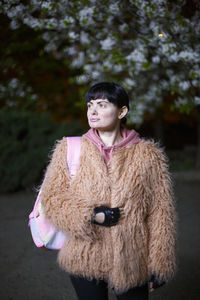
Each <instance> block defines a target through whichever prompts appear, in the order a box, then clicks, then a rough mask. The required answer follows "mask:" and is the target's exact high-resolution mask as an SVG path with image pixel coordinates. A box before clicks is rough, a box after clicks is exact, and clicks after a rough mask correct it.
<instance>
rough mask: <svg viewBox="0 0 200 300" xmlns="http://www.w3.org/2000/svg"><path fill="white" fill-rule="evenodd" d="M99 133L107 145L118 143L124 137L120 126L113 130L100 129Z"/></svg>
mask: <svg viewBox="0 0 200 300" xmlns="http://www.w3.org/2000/svg"><path fill="white" fill-rule="evenodd" d="M98 134H99V136H100V138H101V140H102V142H103V143H104V144H105V145H106V146H107V147H110V146H113V145H116V144H118V143H119V142H121V140H122V139H123V137H122V135H121V131H120V127H119V128H115V129H114V130H112V131H101V130H98Z"/></svg>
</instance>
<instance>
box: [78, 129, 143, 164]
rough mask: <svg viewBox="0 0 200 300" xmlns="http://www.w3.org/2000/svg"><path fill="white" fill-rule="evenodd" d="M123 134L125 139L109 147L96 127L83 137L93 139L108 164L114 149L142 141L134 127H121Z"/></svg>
mask: <svg viewBox="0 0 200 300" xmlns="http://www.w3.org/2000/svg"><path fill="white" fill-rule="evenodd" d="M121 134H122V137H123V140H122V141H120V142H119V143H117V144H115V145H113V146H109V147H108V146H106V145H105V144H104V143H103V141H102V140H101V138H100V136H99V135H98V132H97V130H96V129H93V128H91V129H90V130H89V131H88V132H87V133H85V134H84V135H83V137H85V138H86V139H88V140H89V141H91V142H92V143H93V144H94V145H95V146H96V147H97V148H98V149H99V151H100V153H101V155H102V156H103V158H104V161H105V163H106V164H107V163H108V162H109V160H110V159H111V157H112V152H113V150H114V149H116V148H119V147H124V146H130V145H133V144H137V143H139V142H140V141H141V138H140V137H139V134H138V133H137V132H136V131H135V130H133V129H132V130H128V129H126V128H123V129H121Z"/></svg>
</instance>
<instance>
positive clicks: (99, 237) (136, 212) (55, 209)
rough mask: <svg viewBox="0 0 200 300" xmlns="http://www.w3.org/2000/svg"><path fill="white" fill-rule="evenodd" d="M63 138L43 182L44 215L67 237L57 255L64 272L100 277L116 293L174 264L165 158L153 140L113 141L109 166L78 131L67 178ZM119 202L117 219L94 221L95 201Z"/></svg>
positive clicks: (163, 274)
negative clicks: (72, 170) (76, 158)
mask: <svg viewBox="0 0 200 300" xmlns="http://www.w3.org/2000/svg"><path fill="white" fill-rule="evenodd" d="M66 152H67V145H66V139H65V138H63V139H62V140H61V141H59V142H58V143H57V145H56V147H55V150H54V152H53V155H52V159H51V162H50V164H49V166H48V168H47V171H46V174H45V179H44V181H43V184H42V205H43V209H44V211H45V214H46V216H47V217H48V218H49V219H50V220H51V222H53V224H54V225H55V226H56V227H57V228H58V229H59V230H62V231H64V232H67V233H68V235H67V239H66V242H65V244H64V246H63V247H62V249H61V250H60V251H59V254H58V261H59V264H60V266H61V268H63V269H64V270H66V271H67V272H69V273H71V274H74V275H80V276H84V277H87V278H97V279H104V280H106V281H107V282H108V284H109V286H110V287H111V288H114V289H115V291H116V292H117V293H122V292H125V291H126V290H128V289H129V288H131V287H134V286H138V285H141V284H143V283H145V282H146V281H147V280H149V279H150V277H151V275H152V274H156V275H157V276H158V278H159V279H160V280H163V279H164V280H166V281H167V280H168V279H169V278H170V277H172V275H173V274H174V270H175V209H174V204H173V197H172V189H171V181H170V177H169V173H168V169H167V162H166V157H165V155H164V153H163V151H162V150H161V149H159V147H158V146H157V145H156V144H154V143H153V142H151V141H145V140H141V142H139V143H138V144H135V145H132V146H127V147H122V148H116V149H115V150H114V151H113V154H112V158H111V160H110V161H109V163H108V165H106V164H105V162H104V160H103V158H102V156H101V155H100V152H99V150H98V148H97V147H96V146H95V145H94V144H93V143H92V142H91V141H89V140H87V139H86V138H84V137H82V140H81V157H80V165H79V167H78V169H77V172H76V175H75V176H74V177H73V178H71V177H70V174H69V172H68V169H67V167H66V165H67V162H66V157H67V153H66ZM100 205H105V206H108V207H121V208H122V209H123V211H124V214H123V216H122V217H121V219H120V221H119V223H118V224H117V225H116V226H113V227H102V226H99V225H94V224H92V223H91V218H92V216H93V209H94V208H95V207H96V206H100Z"/></svg>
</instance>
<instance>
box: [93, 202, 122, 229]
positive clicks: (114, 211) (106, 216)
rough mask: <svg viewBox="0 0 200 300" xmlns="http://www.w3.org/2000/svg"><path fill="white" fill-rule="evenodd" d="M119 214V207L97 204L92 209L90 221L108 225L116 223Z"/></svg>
mask: <svg viewBox="0 0 200 300" xmlns="http://www.w3.org/2000/svg"><path fill="white" fill-rule="evenodd" d="M120 216H121V209H120V208H119V207H115V208H109V207H107V206H98V207H95V209H94V218H93V220H92V223H94V224H98V225H101V226H106V227H110V226H114V225H116V224H117V223H118V221H119V218H120Z"/></svg>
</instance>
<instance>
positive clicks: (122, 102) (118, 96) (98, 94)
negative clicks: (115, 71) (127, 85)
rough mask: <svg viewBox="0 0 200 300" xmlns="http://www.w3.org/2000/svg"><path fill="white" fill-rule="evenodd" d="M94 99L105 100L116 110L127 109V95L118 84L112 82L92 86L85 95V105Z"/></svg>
mask: <svg viewBox="0 0 200 300" xmlns="http://www.w3.org/2000/svg"><path fill="white" fill-rule="evenodd" d="M96 99H107V100H108V101H109V102H111V103H113V104H115V105H116V106H117V107H118V108H121V107H123V106H126V107H127V108H128V109H129V98H128V94H127V93H126V91H125V90H124V88H123V87H121V86H120V85H119V84H117V83H114V82H100V83H97V84H95V85H93V86H92V87H91V88H90V89H89V90H88V91H87V93H86V95H85V101H86V103H88V102H90V101H91V100H96Z"/></svg>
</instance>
